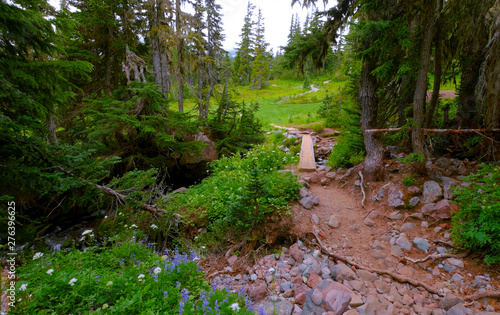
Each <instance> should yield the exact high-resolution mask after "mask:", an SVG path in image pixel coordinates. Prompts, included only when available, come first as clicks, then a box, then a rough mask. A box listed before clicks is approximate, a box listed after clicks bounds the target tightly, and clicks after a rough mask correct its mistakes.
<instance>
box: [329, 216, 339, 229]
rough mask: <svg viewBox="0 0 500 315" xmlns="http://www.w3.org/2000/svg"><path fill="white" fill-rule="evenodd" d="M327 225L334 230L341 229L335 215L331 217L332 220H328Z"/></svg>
mask: <svg viewBox="0 0 500 315" xmlns="http://www.w3.org/2000/svg"><path fill="white" fill-rule="evenodd" d="M326 224H327V225H328V226H329V227H331V228H332V229H338V228H339V227H340V222H339V220H337V217H336V216H334V215H331V216H330V218H328V221H327V222H326Z"/></svg>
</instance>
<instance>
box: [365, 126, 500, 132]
mask: <svg viewBox="0 0 500 315" xmlns="http://www.w3.org/2000/svg"><path fill="white" fill-rule="evenodd" d="M402 129H404V130H408V131H411V130H412V128H411V127H400V128H385V129H367V130H365V132H367V133H376V132H396V131H400V130H402ZM422 131H423V132H424V133H452V134H458V133H478V132H485V133H487V132H491V133H495V132H500V129H429V128H422Z"/></svg>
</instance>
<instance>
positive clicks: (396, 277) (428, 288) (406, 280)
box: [311, 232, 444, 296]
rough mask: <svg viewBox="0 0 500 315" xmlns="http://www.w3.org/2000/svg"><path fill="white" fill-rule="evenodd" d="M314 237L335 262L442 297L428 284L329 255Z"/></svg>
mask: <svg viewBox="0 0 500 315" xmlns="http://www.w3.org/2000/svg"><path fill="white" fill-rule="evenodd" d="M311 233H312V234H313V235H314V237H315V238H316V240H317V241H318V244H319V246H320V248H321V250H322V251H323V252H324V253H325V254H327V255H328V256H330V257H333V258H334V259H336V260H339V261H341V262H343V263H346V264H349V265H351V266H354V267H355V268H357V269H363V270H366V271H369V272H375V273H377V274H380V275H386V276H389V277H391V278H393V279H394V280H397V281H399V282H403V283H409V284H411V285H413V286H415V287H422V288H424V289H425V290H426V291H427V292H430V293H433V294H437V295H439V296H444V293H443V292H440V291H439V290H437V289H435V288H433V287H431V286H429V285H428V284H426V283H423V282H420V281H418V280H416V279H412V278H408V277H404V276H401V275H398V274H395V273H393V272H389V271H387V270H382V269H373V268H368V267H364V266H361V265H359V264H357V263H355V262H354V261H352V260H349V259H347V258H345V257H343V256H340V255H337V254H334V253H331V252H330V251H328V250H327V249H326V247H325V245H324V244H323V242H322V241H321V240H320V238H319V237H318V234H317V233H315V232H311Z"/></svg>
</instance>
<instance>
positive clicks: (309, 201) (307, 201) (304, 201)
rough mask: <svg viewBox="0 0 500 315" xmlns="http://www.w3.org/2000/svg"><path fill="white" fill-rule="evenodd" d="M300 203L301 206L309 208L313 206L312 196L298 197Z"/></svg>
mask: <svg viewBox="0 0 500 315" xmlns="http://www.w3.org/2000/svg"><path fill="white" fill-rule="evenodd" d="M300 204H301V205H302V207H304V208H306V209H308V210H309V209H312V207H313V206H314V201H313V198H312V197H304V198H302V199H300Z"/></svg>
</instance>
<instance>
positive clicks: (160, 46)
mask: <svg viewBox="0 0 500 315" xmlns="http://www.w3.org/2000/svg"><path fill="white" fill-rule="evenodd" d="M149 10H151V11H152V12H150V14H149V16H150V24H151V28H150V32H151V56H152V61H153V72H154V76H155V84H156V85H158V86H159V87H160V91H161V92H162V93H163V95H164V97H165V99H166V100H168V93H169V90H170V73H169V71H168V64H167V61H168V60H167V52H166V48H165V45H164V43H163V40H164V38H163V37H164V36H162V33H161V30H160V29H161V25H162V23H163V19H164V18H163V14H164V10H165V6H164V3H162V2H161V1H154V0H153V1H151V4H150V8H149ZM167 109H168V107H167Z"/></svg>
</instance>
